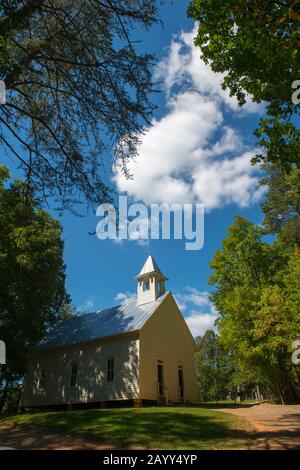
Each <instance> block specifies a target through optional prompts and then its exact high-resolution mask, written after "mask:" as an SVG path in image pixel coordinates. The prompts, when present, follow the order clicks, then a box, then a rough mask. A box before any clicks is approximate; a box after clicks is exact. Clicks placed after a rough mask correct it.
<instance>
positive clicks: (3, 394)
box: [0, 381, 9, 415]
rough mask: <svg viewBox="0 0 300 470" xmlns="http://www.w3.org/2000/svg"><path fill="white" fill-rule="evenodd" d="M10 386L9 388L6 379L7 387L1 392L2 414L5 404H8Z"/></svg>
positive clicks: (0, 406) (0, 404) (0, 411)
mask: <svg viewBox="0 0 300 470" xmlns="http://www.w3.org/2000/svg"><path fill="white" fill-rule="evenodd" d="M8 388H9V383H8V381H6V384H5V387H4V389H3V391H2V393H1V398H0V415H2V413H3V410H4V407H5V404H6V400H7V395H8Z"/></svg>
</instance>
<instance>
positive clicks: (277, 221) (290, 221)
mask: <svg viewBox="0 0 300 470" xmlns="http://www.w3.org/2000/svg"><path fill="white" fill-rule="evenodd" d="M266 169H267V173H266V176H265V177H264V179H263V180H262V184H264V185H267V187H268V193H267V195H266V198H265V201H264V202H263V204H262V210H263V213H264V215H265V218H264V230H265V232H266V233H272V234H278V235H279V239H280V241H281V242H282V243H283V244H284V245H285V246H291V247H293V246H294V245H297V246H300V169H297V168H296V167H293V168H292V169H291V170H290V171H285V170H283V169H281V168H278V166H275V165H269V166H268V167H267V168H266Z"/></svg>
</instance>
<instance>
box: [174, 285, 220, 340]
mask: <svg viewBox="0 0 300 470" xmlns="http://www.w3.org/2000/svg"><path fill="white" fill-rule="evenodd" d="M175 298H176V302H177V304H178V306H179V309H180V310H181V311H183V312H184V317H185V321H186V323H187V325H188V327H189V328H190V330H191V333H192V335H193V336H202V335H203V334H204V333H205V331H206V330H210V329H215V327H214V323H215V321H216V319H217V318H218V316H219V315H218V312H217V310H216V308H215V307H214V305H213V304H212V303H211V301H210V300H209V293H208V292H207V291H199V290H198V289H196V288H194V287H187V288H186V289H185V292H184V293H177V294H176V296H175ZM182 307H183V308H182Z"/></svg>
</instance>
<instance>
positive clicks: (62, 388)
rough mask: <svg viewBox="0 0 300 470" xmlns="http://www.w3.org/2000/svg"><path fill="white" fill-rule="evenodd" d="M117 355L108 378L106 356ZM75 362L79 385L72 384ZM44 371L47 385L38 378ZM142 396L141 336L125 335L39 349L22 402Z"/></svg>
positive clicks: (121, 398)
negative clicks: (140, 394) (111, 374)
mask: <svg viewBox="0 0 300 470" xmlns="http://www.w3.org/2000/svg"><path fill="white" fill-rule="evenodd" d="M111 357H113V358H114V359H115V370H114V381H113V382H107V377H106V369H107V360H108V359H109V358H111ZM72 364H78V372H77V381H76V386H75V387H71V371H72ZM42 371H45V389H44V390H38V389H37V385H38V378H39V376H40V374H41V372H42ZM138 396H139V338H138V337H137V336H136V335H132V334H131V335H124V336H119V337H117V338H113V339H110V340H108V339H107V340H102V341H94V342H90V343H84V344H78V345H75V346H68V347H64V348H60V349H52V350H51V349H50V350H47V351H38V352H36V353H34V354H33V356H32V359H31V363H30V366H29V373H28V375H27V376H26V378H25V387H24V393H23V397H22V405H23V406H45V405H58V404H66V403H84V402H94V401H106V400H123V399H134V398H138Z"/></svg>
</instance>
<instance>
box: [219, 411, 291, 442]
mask: <svg viewBox="0 0 300 470" xmlns="http://www.w3.org/2000/svg"><path fill="white" fill-rule="evenodd" d="M219 411H224V412H225V413H231V414H234V415H237V416H242V417H243V418H246V419H247V420H248V421H250V422H251V424H252V426H253V428H254V429H255V430H256V431H255V433H254V440H253V444H252V446H251V447H252V448H253V449H255V450H258V449H262V450H267V449H281V450H284V449H298V450H299V449H300V405H270V404H268V403H263V404H260V405H254V406H250V407H245V408H243V407H241V408H220V409H219Z"/></svg>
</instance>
